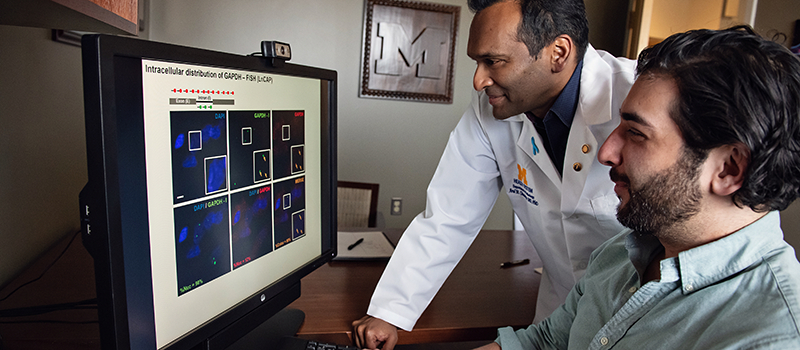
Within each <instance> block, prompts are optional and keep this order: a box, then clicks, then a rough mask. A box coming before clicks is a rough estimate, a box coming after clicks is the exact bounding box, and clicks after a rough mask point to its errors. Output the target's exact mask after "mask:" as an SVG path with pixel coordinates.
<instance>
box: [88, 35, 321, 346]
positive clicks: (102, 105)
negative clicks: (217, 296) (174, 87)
mask: <svg viewBox="0 0 800 350" xmlns="http://www.w3.org/2000/svg"><path fill="white" fill-rule="evenodd" d="M82 47H83V80H84V107H85V115H86V142H87V161H88V175H89V180H88V183H87V185H86V187H85V188H84V189H83V191H81V194H80V200H81V217H82V226H83V232H84V234H83V243H84V246H85V247H86V248H87V250H88V251H89V252H90V254H91V255H92V256H93V258H94V262H95V278H96V285H97V297H98V306H99V322H100V332H101V344H102V348H103V349H153V348H155V347H156V345H155V344H156V343H155V326H154V322H155V320H154V315H153V305H154V302H153V295H152V282H151V277H152V276H151V271H150V269H149V268H142V267H143V266H146V267H149V266H150V252H149V226H148V213H147V206H148V203H147V195H146V192H145V189H146V186H147V184H146V178H145V161H144V132H143V125H142V124H144V118H143V109H142V103H143V102H142V98H141V90H142V81H141V74H139V81H138V83H137V82H136V81H135V79H132V80H133V81H127V82H124V83H123V82H121V80H123V79H128V80H131V79H129V77H130V76H131V71H130V69H133V72H134V73H135V74H138V73H137V72H140V71H141V59H142V58H146V59H157V60H164V61H174V62H180V63H189V64H201V65H210V66H218V67H225V68H234V69H241V70H250V71H256V72H263V73H268V74H279V75H290V76H298V77H307V78H316V79H321V80H322V81H323V83H322V85H323V86H322V89H323V91H326V90H327V92H328V93H327V94H323V95H324V96H323V99H322V104H323V106H322V110H323V113H322V114H323V116H322V124H323V125H322V126H321V127H322V129H323V130H322V132H321V134H322V138H323V140H322V153H323V154H322V157H321V158H322V178H323V184H322V203H323V206H322V213H321V214H322V231H323V232H322V237H323V244H322V251H321V252H320V254H319V256H317V257H316V259H314V260H313V261H310V262H308V263H307V264H306V265H304V266H302V267H300V268H298V269H296V270H294V271H293V272H291V273H290V274H288V275H286V276H284V277H283V278H282V279H280V280H279V281H277V282H275V283H274V284H272V285H269V286H264V288H263V289H262V290H260V291H258V292H257V293H254V294H253V295H251V296H250V297H249V298H246V299H244V300H242V301H241V302H240V303H239V304H238V305H235V306H234V307H232V308H230V309H228V310H227V311H226V312H224V313H222V314H220V315H218V316H217V317H216V318H214V319H211V320H208V321H207V322H206V323H205V324H203V325H201V326H200V327H198V328H196V329H194V330H193V331H192V332H190V333H188V334H186V335H185V336H183V337H181V338H179V339H178V340H176V341H174V342H172V343H170V344H168V345H167V346H166V347H165V348H166V349H170V350H176V349H189V348H194V347H197V346H198V345H200V346H202V347H203V348H209V349H217V348H225V347H227V346H228V345H229V344H231V343H232V342H234V341H236V340H237V339H238V338H239V337H241V336H242V335H244V334H245V333H247V332H248V331H249V330H251V329H253V328H255V327H257V326H258V325H259V324H261V323H262V322H263V321H265V320H267V319H268V318H269V317H271V316H272V315H273V314H275V313H276V312H278V311H280V310H281V309H283V308H284V307H285V306H286V305H288V304H289V303H291V302H292V301H293V300H295V299H296V298H298V297H299V295H300V279H301V278H302V277H303V276H305V275H307V274H309V273H310V272H312V271H313V270H315V269H316V268H318V267H319V266H322V265H323V264H325V263H326V262H328V261H330V260H331V259H332V258H333V257H334V256H335V255H336V183H337V175H336V168H337V165H336V144H337V136H336V112H337V105H336V99H337V74H336V72H335V71H332V70H326V69H320V68H314V67H308V66H302V65H296V64H290V63H286V64H282V65H280V67H273V66H272V65H271V64H270V61H269V60H268V59H265V58H263V57H257V56H256V57H253V56H242V55H234V54H228V53H222V52H216V51H210V50H204V49H197V48H189V47H184V46H178V45H172V44H166V43H158V42H152V41H146V40H140V39H135V38H129V37H119V36H109V35H86V36H84V37H83V39H82ZM137 62H138V63H137ZM325 112H327V113H325ZM122 160H124V161H122Z"/></svg>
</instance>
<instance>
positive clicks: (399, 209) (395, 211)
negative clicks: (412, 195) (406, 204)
mask: <svg viewBox="0 0 800 350" xmlns="http://www.w3.org/2000/svg"><path fill="white" fill-rule="evenodd" d="M389 212H390V213H391V215H403V199H402V198H400V197H392V208H391V210H389Z"/></svg>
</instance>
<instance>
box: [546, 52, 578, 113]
mask: <svg viewBox="0 0 800 350" xmlns="http://www.w3.org/2000/svg"><path fill="white" fill-rule="evenodd" d="M582 70H583V60H580V61H578V66H577V67H575V71H574V72H572V76H571V77H570V78H569V81H568V82H567V85H566V86H565V87H564V89H563V90H561V93H560V94H559V95H558V98H556V101H555V102H554V103H553V107H550V112H552V113H553V114H555V115H556V116H557V117H558V119H559V120H561V122H562V123H564V125H566V126H567V127H569V126H570V125H572V119H573V117H574V116H575V110H577V109H578V95H579V93H580V86H581V71H582ZM548 114H549V113H548Z"/></svg>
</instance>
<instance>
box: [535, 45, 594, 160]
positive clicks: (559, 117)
mask: <svg viewBox="0 0 800 350" xmlns="http://www.w3.org/2000/svg"><path fill="white" fill-rule="evenodd" d="M582 70H583V60H581V61H578V66H577V67H575V71H574V72H572V76H571V77H570V78H569V81H568V82H567V85H566V86H564V89H563V90H561V93H560V94H558V97H557V98H556V101H555V102H553V106H552V107H550V110H549V111H548V112H547V114H545V116H544V118H537V117H536V116H534V115H533V114H531V113H526V114H525V115H526V116H527V117H528V119H530V121H531V122H532V123H533V126H534V127H536V131H537V132H538V133H539V135H540V136H541V137H542V142H544V147H545V150H546V151H547V155H548V156H549V157H550V160H552V161H553V164H554V165H555V167H556V170H558V174H559V175H560V174H562V173H563V171H564V170H563V169H564V155H565V154H566V153H567V140H568V139H569V129H570V127H571V126H572V119H573V118H574V117H575V111H576V110H577V109H578V96H579V94H580V91H581V89H580V86H581V71H582Z"/></svg>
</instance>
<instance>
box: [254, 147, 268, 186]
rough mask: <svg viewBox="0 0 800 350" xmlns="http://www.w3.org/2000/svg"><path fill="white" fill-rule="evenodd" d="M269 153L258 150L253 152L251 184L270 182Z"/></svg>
mask: <svg viewBox="0 0 800 350" xmlns="http://www.w3.org/2000/svg"><path fill="white" fill-rule="evenodd" d="M270 154H271V153H270V151H269V150H259V151H255V152H253V182H254V183H259V182H264V181H267V180H270V179H271V178H272V177H270V164H272V163H271V162H270V159H272V158H270V157H271V155H270Z"/></svg>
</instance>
